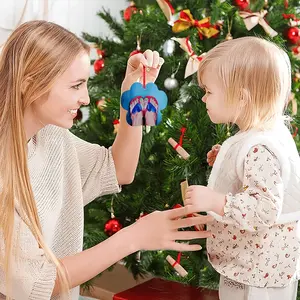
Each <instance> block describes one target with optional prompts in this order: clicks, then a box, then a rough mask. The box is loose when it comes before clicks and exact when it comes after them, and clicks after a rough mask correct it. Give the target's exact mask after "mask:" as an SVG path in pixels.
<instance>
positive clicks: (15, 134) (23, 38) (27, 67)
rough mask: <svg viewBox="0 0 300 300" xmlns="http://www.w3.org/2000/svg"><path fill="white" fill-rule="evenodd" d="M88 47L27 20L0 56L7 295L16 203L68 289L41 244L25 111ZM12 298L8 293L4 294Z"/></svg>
mask: <svg viewBox="0 0 300 300" xmlns="http://www.w3.org/2000/svg"><path fill="white" fill-rule="evenodd" d="M84 52H86V53H88V52H89V47H88V46H87V45H86V44H85V43H83V42H82V41H81V40H80V39H79V38H78V37H76V36H75V35H74V34H73V33H71V32H69V31H68V30H66V29H64V28H62V27H61V26H59V25H57V24H53V23H50V22H46V21H31V22H27V23H24V24H22V25H21V26H19V27H18V28H17V29H16V30H15V31H14V32H13V33H12V34H11V36H10V37H9V39H8V40H7V42H6V43H5V45H4V47H3V49H2V52H1V56H0V91H1V93H0V145H1V147H0V162H1V163H0V174H1V191H0V236H1V237H2V238H3V241H1V243H2V242H3V243H4V253H1V257H0V266H2V268H3V270H4V273H5V276H6V285H7V293H9V294H10V292H9V290H10V289H9V288H8V286H9V283H10V282H11V280H12V278H11V270H10V262H11V260H12V259H16V257H13V256H12V251H13V248H14V247H13V246H14V245H13V240H14V238H13V236H14V235H15V233H14V232H13V228H14V214H15V210H16V206H17V208H18V213H19V214H20V216H22V219H23V221H24V222H25V224H26V225H27V226H28V228H29V229H30V230H31V232H32V234H33V235H34V237H35V238H36V240H37V242H38V244H39V246H40V248H42V249H43V250H44V252H45V254H46V256H47V258H48V260H49V261H52V262H53V263H54V264H55V265H56V267H57V274H58V280H59V283H60V291H61V293H62V294H65V292H68V289H69V283H68V279H67V275H66V272H65V270H64V268H63V266H62V265H61V264H60V263H59V261H58V259H57V258H56V257H55V256H54V254H53V253H52V251H51V250H50V249H49V248H48V246H47V245H46V244H45V242H44V239H43V233H42V229H41V224H40V221H39V216H38V213H37V207H36V202H35V199H34V195H33V191H32V187H31V184H30V177H29V171H28V164H27V140H26V134H25V129H24V112H25V110H26V108H28V107H29V106H30V105H31V104H32V103H33V102H34V101H36V100H37V99H40V98H41V97H42V96H45V95H47V94H48V93H49V91H50V89H51V87H52V86H53V84H54V82H55V81H56V79H57V78H58V77H59V76H60V75H62V74H63V73H64V72H65V71H66V69H67V68H68V67H69V66H70V65H71V63H72V62H73V60H74V59H75V58H76V56H77V55H79V54H80V53H84ZM7 299H11V295H7Z"/></svg>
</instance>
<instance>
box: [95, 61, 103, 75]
mask: <svg viewBox="0 0 300 300" xmlns="http://www.w3.org/2000/svg"><path fill="white" fill-rule="evenodd" d="M103 68H104V59H97V60H95V62H94V70H95V73H96V74H98V73H99V72H100V71H101V70H102V69H103Z"/></svg>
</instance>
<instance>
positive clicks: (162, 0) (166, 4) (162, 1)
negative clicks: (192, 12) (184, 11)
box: [156, 0, 179, 26]
mask: <svg viewBox="0 0 300 300" xmlns="http://www.w3.org/2000/svg"><path fill="white" fill-rule="evenodd" d="M156 2H157V4H158V5H159V7H160V9H161V10H162V12H163V13H164V15H165V17H166V18H167V21H168V24H169V25H170V26H173V25H174V22H176V21H177V20H178V18H179V14H175V9H174V8H173V6H172V4H171V3H170V1H169V0H156Z"/></svg>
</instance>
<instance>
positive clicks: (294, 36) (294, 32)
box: [286, 27, 300, 44]
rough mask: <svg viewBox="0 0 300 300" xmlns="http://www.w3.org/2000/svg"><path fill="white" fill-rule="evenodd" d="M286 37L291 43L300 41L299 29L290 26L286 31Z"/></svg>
mask: <svg viewBox="0 0 300 300" xmlns="http://www.w3.org/2000/svg"><path fill="white" fill-rule="evenodd" d="M286 37H287V39H288V41H289V42H290V43H291V44H297V43H298V42H299V41H300V29H299V28H298V27H290V28H289V29H288V30H287V31H286Z"/></svg>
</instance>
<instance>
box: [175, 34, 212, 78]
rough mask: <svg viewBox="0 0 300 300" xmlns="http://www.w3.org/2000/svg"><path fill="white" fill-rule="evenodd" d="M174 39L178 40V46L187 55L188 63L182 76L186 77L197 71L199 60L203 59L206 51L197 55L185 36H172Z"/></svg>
mask: <svg viewBox="0 0 300 300" xmlns="http://www.w3.org/2000/svg"><path fill="white" fill-rule="evenodd" d="M172 39H173V40H174V41H176V42H178V43H179V45H180V48H181V49H182V50H184V51H185V52H186V53H187V54H188V55H189V60H188V63H187V65H186V67H185V74H184V78H187V77H189V76H191V75H193V74H194V73H196V72H197V71H198V68H199V64H200V61H201V60H202V59H203V57H204V56H205V54H206V53H202V54H201V55H200V56H197V55H196V53H195V52H194V50H193V48H192V44H191V42H190V40H189V37H187V38H174V37H173V38H172Z"/></svg>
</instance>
